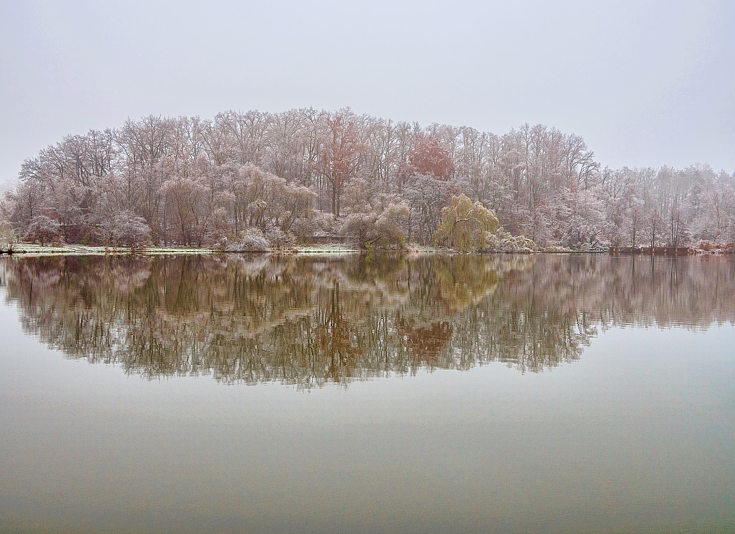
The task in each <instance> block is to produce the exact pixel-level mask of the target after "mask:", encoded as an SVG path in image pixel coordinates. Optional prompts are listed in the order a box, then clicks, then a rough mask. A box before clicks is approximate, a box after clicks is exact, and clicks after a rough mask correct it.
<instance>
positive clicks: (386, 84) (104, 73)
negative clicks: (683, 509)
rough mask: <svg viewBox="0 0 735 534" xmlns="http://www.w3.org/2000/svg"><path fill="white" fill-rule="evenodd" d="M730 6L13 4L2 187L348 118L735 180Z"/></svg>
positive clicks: (4, 13)
mask: <svg viewBox="0 0 735 534" xmlns="http://www.w3.org/2000/svg"><path fill="white" fill-rule="evenodd" d="M733 28H735V2H733V1H732V0H697V1H687V2H683V1H676V0H667V1H657V0H655V1H654V0H631V1H627V0H622V1H616V2H613V1H597V2H595V1H592V0H564V1H556V2H553V1H548V0H525V1H514V2H490V1H484V2H480V1H462V0H454V1H451V2H449V1H447V2H437V1H430V0H422V1H400V0H392V1H382V0H378V1H371V2H348V1H346V0H341V1H295V0H294V1H280V2H279V1H269V2H266V1H263V0H260V1H258V2H248V1H243V2H235V1H232V2H225V1H220V2H213V1H208V2H201V3H191V2H183V1H171V2H155V1H152V0H147V1H140V2H139V1H134V0H125V1H104V2H100V1H91V0H90V1H66V2H39V1H28V0H25V1H21V0H0V106H1V108H0V111H1V115H0V116H1V117H2V122H1V123H0V124H2V126H1V127H0V187H1V186H2V184H3V183H5V184H7V183H11V182H12V181H14V180H15V176H16V175H17V172H18V170H19V169H20V164H21V163H22V161H23V160H24V159H26V158H28V157H32V156H34V155H35V154H36V153H37V152H38V150H39V149H41V148H43V147H45V146H47V145H49V144H52V143H55V142H57V141H59V140H61V138H62V137H63V136H64V135H67V134H72V133H74V134H78V133H79V134H81V133H85V132H86V131H88V130H89V129H91V128H95V129H103V128H107V127H117V126H120V125H122V123H123V122H124V121H125V119H126V118H128V117H130V118H133V119H137V118H139V117H141V116H144V115H148V114H154V115H163V116H177V115H189V116H193V115H199V116H201V117H206V118H210V117H212V116H213V115H214V114H216V113H217V112H220V111H225V110H228V109H236V110H242V111H246V110H249V109H259V110H262V111H274V112H275V111H284V110H287V109H291V108H298V107H309V106H311V107H315V108H323V109H328V110H334V109H338V108H341V107H345V106H350V107H351V108H352V109H353V110H354V111H355V112H356V113H369V114H371V115H376V116H380V117H385V118H392V119H394V120H409V121H419V122H420V123H421V124H422V125H428V124H430V123H432V122H439V123H446V124H452V125H455V126H461V125H468V126H472V127H474V128H477V129H478V130H484V131H491V132H494V133H498V134H502V133H505V132H507V131H508V130H510V129H511V128H513V127H517V126H519V125H521V124H523V123H525V122H528V123H531V124H535V123H542V124H546V125H548V126H554V127H557V128H559V129H560V130H562V131H564V132H566V133H572V132H574V133H577V134H580V135H582V136H583V137H584V139H585V140H586V142H587V145H588V146H589V147H590V148H591V149H592V150H594V151H595V153H596V155H597V159H598V161H600V162H601V163H602V164H603V165H609V166H611V167H618V166H623V165H628V166H644V165H654V166H658V165H663V164H668V165H672V166H676V167H683V166H686V165H689V164H693V163H696V162H703V163H704V162H706V163H710V164H711V165H712V167H714V168H715V170H720V169H725V170H726V171H727V172H729V173H732V172H734V171H735V31H733Z"/></svg>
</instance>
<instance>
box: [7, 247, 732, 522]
mask: <svg viewBox="0 0 735 534" xmlns="http://www.w3.org/2000/svg"><path fill="white" fill-rule="evenodd" d="M0 300H1V301H2V304H1V305H0V336H1V339H2V346H0V364H1V365H2V368H3V369H4V370H5V371H4V372H3V373H2V374H1V375H0V481H2V482H1V483H0V531H2V532H6V531H7V532H202V531H216V532H267V531H268V532H270V531H279V532H346V531H349V532H448V531H450V532H528V531H544V532H732V531H734V530H735V326H734V322H735V258H733V257H681V258H665V257H650V256H649V257H641V256H637V257H633V256H624V257H611V256H606V255H605V256H598V255H536V256H512V255H498V256H475V255H455V256H441V255H420V256H416V257H411V256H409V257H406V256H402V255H395V256H393V255H367V256H361V255H347V256H339V257H329V256H295V257H275V256H271V257H268V256H252V257H249V256H234V255H233V256H178V257H177V256H171V257H41V258H31V257H25V258H19V257H17V256H15V257H12V258H8V257H6V258H3V259H0Z"/></svg>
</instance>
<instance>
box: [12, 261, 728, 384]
mask: <svg viewBox="0 0 735 534" xmlns="http://www.w3.org/2000/svg"><path fill="white" fill-rule="evenodd" d="M1 263H2V264H3V269H4V270H5V271H6V272H7V291H6V295H7V298H8V299H9V300H14V301H17V302H18V309H19V313H20V320H21V323H22V324H23V328H24V330H25V331H26V332H28V333H30V334H33V335H37V336H38V337H39V339H40V340H41V342H43V343H45V344H47V345H49V346H51V347H54V348H58V349H60V350H62V351H63V352H64V353H65V354H67V355H68V356H69V357H72V358H79V357H85V358H87V359H88V360H89V361H90V362H105V363H114V364H116V365H120V366H121V367H123V369H125V370H126V372H130V373H140V374H143V375H145V376H149V377H156V376H164V375H188V374H209V373H211V374H212V375H213V376H214V377H215V378H216V379H218V380H221V381H224V382H228V383H229V382H245V383H258V382H264V381H274V380H275V381H283V382H286V383H295V384H300V385H302V386H304V387H309V386H311V385H319V384H322V383H324V382H329V381H337V382H346V381H349V380H353V379H367V378H371V377H375V376H385V375H389V374H410V373H415V372H416V371H417V370H419V369H422V368H426V369H437V368H444V369H468V368H471V367H473V366H475V365H478V364H482V363H485V362H492V361H499V362H504V363H507V364H510V365H514V366H516V367H518V368H519V369H520V370H521V371H526V370H529V371H540V370H543V369H545V368H550V367H554V366H556V365H559V364H560V363H564V362H570V361H573V360H576V359H578V358H579V357H580V356H581V354H582V352H583V350H584V347H585V346H586V345H588V344H589V341H590V340H591V339H592V338H593V337H595V336H596V335H597V331H598V329H599V328H602V329H604V328H607V327H609V326H613V325H629V324H630V325H642V326H652V325H657V326H660V327H669V326H685V327H687V328H706V327H707V326H709V325H710V324H712V323H714V322H724V321H730V322H732V321H733V319H734V318H735V302H733V301H734V300H735V299H733V297H732V295H733V294H735V262H733V261H732V260H728V259H724V258H721V259H710V260H709V261H706V260H701V259H697V258H686V259H679V260H670V259H664V258H650V257H649V258H640V257H638V258H635V257H618V258H610V257H596V256H589V255H585V256H566V255H556V256H551V255H545V256H537V255H535V256H525V255H524V256H489V257H488V256H473V255H456V256H448V255H418V256H415V257H407V256H406V255H403V254H397V255H373V256H356V255H355V256H343V257H339V258H338V257H330V256H319V257H304V256H254V257H248V258H245V257H240V256H223V255H217V256H184V257H165V256H164V257H91V258H84V257H45V258H19V257H16V258H13V259H5V260H1Z"/></svg>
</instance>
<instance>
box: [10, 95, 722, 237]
mask: <svg viewBox="0 0 735 534" xmlns="http://www.w3.org/2000/svg"><path fill="white" fill-rule="evenodd" d="M0 226H2V228H1V230H0V231H1V232H2V233H3V234H4V236H5V238H6V240H11V239H13V240H16V241H25V242H36V243H40V244H48V243H80V244H85V245H86V244H89V245H110V246H133V247H145V246H151V245H156V246H190V247H210V248H218V249H223V250H233V251H236V250H241V251H247V250H251V251H255V250H268V249H271V248H281V247H291V246H294V245H296V244H309V243H321V242H333V241H334V240H343V241H350V242H353V243H358V244H359V245H361V246H364V247H367V248H372V247H376V248H404V247H406V246H407V245H411V244H415V245H428V246H448V247H451V248H459V249H463V250H502V249H510V250H520V249H535V250H539V249H547V250H555V249H556V247H564V248H567V249H573V250H590V249H599V248H600V247H606V246H629V247H637V246H651V247H654V246H669V247H681V246H688V245H692V244H697V243H700V244H701V243H705V244H710V245H712V244H731V243H732V242H733V241H735V173H734V174H733V175H730V174H727V173H726V172H725V171H720V172H716V171H714V170H713V169H712V168H710V167H709V166H708V165H704V164H697V165H693V166H690V167H687V168H684V169H674V168H670V167H666V166H664V167H661V168H650V167H648V168H627V167H624V168H621V169H611V168H608V167H604V166H603V165H602V164H601V163H600V162H598V161H597V160H596V159H595V155H594V153H593V152H592V151H591V150H590V149H589V148H588V147H587V146H586V144H585V142H584V140H583V138H582V137H580V136H579V135H575V134H565V133H562V132H560V131H559V130H557V129H555V128H551V127H547V126H543V125H535V126H530V125H527V124H526V125H523V126H521V127H519V128H518V129H514V130H511V131H510V132H508V133H505V134H503V135H496V134H492V133H485V132H480V131H477V130H475V129H473V128H470V127H466V126H463V127H453V126H446V125H440V124H432V125H430V126H427V127H421V126H420V125H419V124H417V123H408V122H393V121H392V120H386V119H382V118H376V117H372V116H368V115H357V114H355V113H354V112H352V111H351V110H350V109H343V110H339V111H335V112H328V111H318V110H314V109H297V110H290V111H286V112H282V113H266V112H259V111H248V112H244V113H243V112H235V111H228V112H225V113H220V114H218V115H216V116H215V117H214V118H213V119H200V118H199V117H193V118H189V117H179V118H163V117H155V116H148V117H145V118H142V119H140V120H137V121H136V120H128V121H127V122H126V123H125V124H124V125H123V126H122V127H120V128H115V129H107V130H104V131H90V132H88V133H87V134H86V135H69V136H67V137H65V138H63V139H62V140H61V141H60V142H59V143H57V144H56V145H53V146H49V147H47V148H44V149H43V150H41V151H40V152H39V153H38V154H37V155H36V156H35V157H33V158H30V159H27V160H26V161H25V162H24V163H23V165H22V168H21V169H20V172H19V182H18V185H17V187H16V188H15V189H14V190H12V191H10V192H8V193H6V195H5V196H4V198H3V199H2V201H1V203H0Z"/></svg>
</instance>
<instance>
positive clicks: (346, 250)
mask: <svg viewBox="0 0 735 534" xmlns="http://www.w3.org/2000/svg"><path fill="white" fill-rule="evenodd" d="M371 252H377V253H389V254H390V253H401V254H406V255H409V256H411V255H417V254H449V255H460V254H481V255H487V254H524V255H532V254H607V255H611V256H629V255H630V256H633V255H635V256H667V257H683V256H702V255H705V256H728V255H732V254H733V252H730V251H728V252H725V251H723V250H716V251H705V250H698V249H693V248H687V249H686V250H684V249H681V250H678V251H677V253H675V254H668V253H664V252H663V250H662V251H661V252H659V251H658V250H657V251H656V252H654V253H651V252H644V253H641V252H640V251H636V252H628V251H625V252H622V251H619V250H615V249H611V250H599V249H598V250H586V251H585V250H561V249H560V248H559V247H551V250H543V249H542V250H537V251H522V252H521V251H488V252H462V251H458V250H452V249H446V248H433V247H419V246H415V247H407V248H406V249H402V250H380V249H378V250H372V251H369V250H363V249H360V248H356V247H351V246H346V245H342V244H331V245H309V246H300V247H295V248H293V249H274V250H267V251H244V250H243V251H227V250H219V249H211V248H194V247H181V248H177V247H147V248H143V249H131V248H129V247H115V248H113V247H91V246H84V245H47V246H41V245H32V244H25V243H23V244H13V245H12V246H11V247H9V248H8V247H7V246H5V247H3V246H2V245H0V256H5V255H7V256H14V255H20V256H24V257H34V256H35V257H38V256H182V255H191V256H196V255H217V254H259V255H260V254H267V255H275V256H294V255H299V256H338V255H346V254H368V253H371Z"/></svg>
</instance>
